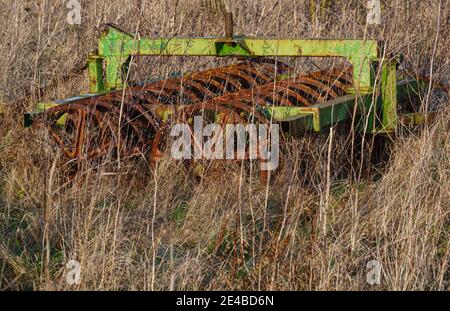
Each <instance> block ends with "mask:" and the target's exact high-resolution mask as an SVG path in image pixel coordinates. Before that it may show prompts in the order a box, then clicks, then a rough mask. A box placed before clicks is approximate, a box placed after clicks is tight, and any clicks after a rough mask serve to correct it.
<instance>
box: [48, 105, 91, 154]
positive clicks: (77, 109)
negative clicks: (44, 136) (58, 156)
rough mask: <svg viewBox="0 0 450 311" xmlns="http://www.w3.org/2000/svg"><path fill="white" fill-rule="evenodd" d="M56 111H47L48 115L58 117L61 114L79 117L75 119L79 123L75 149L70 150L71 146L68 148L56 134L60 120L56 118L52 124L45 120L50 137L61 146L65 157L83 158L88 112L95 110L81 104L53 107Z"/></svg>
mask: <svg viewBox="0 0 450 311" xmlns="http://www.w3.org/2000/svg"><path fill="white" fill-rule="evenodd" d="M53 108H55V109H52V111H48V110H47V111H46V112H45V113H47V114H54V115H56V116H60V113H59V112H62V113H63V114H64V113H67V114H69V115H71V114H74V113H76V114H77V115H78V117H76V118H75V120H76V121H77V122H76V124H75V127H76V128H75V142H74V144H73V145H74V148H72V150H70V149H71V148H69V146H67V143H66V142H64V140H63V138H62V137H61V136H60V135H59V134H58V133H57V132H56V125H55V122H56V120H58V119H59V118H58V117H56V118H54V119H53V120H52V122H51V123H50V122H48V120H45V121H44V122H47V125H46V128H47V130H48V132H49V133H50V136H51V137H52V138H53V139H54V140H55V142H56V143H57V145H59V146H60V148H61V149H62V151H63V152H64V154H65V156H66V157H68V158H78V159H81V158H82V148H83V143H84V141H85V126H86V117H87V114H88V112H90V110H92V109H93V108H92V107H91V106H87V105H80V104H73V103H70V104H64V105H60V106H56V107H53Z"/></svg>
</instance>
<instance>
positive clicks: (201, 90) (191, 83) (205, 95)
mask: <svg viewBox="0 0 450 311" xmlns="http://www.w3.org/2000/svg"><path fill="white" fill-rule="evenodd" d="M181 84H182V85H183V87H186V86H189V87H191V88H194V89H196V90H197V91H198V93H199V94H201V95H202V96H203V98H202V100H203V99H205V98H208V97H214V96H215V94H214V93H213V92H212V91H211V90H210V89H209V88H207V87H205V86H204V85H202V84H201V83H198V82H197V81H195V80H193V79H185V80H181Z"/></svg>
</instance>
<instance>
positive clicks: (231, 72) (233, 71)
mask: <svg viewBox="0 0 450 311" xmlns="http://www.w3.org/2000/svg"><path fill="white" fill-rule="evenodd" d="M221 72H223V73H224V74H226V75H228V76H231V77H237V78H238V80H239V82H241V81H240V80H244V81H245V83H247V84H248V86H249V87H252V86H255V85H258V83H257V81H256V79H255V78H253V77H252V76H251V75H249V74H248V73H246V72H245V71H244V70H241V69H240V68H239V67H237V68H227V69H224V70H221ZM241 85H242V82H241Z"/></svg>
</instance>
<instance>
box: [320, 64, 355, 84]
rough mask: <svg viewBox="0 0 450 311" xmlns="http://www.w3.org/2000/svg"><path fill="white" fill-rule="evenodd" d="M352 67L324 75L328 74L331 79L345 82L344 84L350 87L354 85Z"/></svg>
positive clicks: (327, 72) (326, 72) (331, 71)
mask: <svg viewBox="0 0 450 311" xmlns="http://www.w3.org/2000/svg"><path fill="white" fill-rule="evenodd" d="M351 68H352V67H351V66H349V67H347V68H345V69H343V70H339V69H334V70H329V71H325V72H324V74H327V75H328V76H330V77H333V78H336V79H338V80H340V81H343V82H344V84H346V85H347V84H348V85H353V74H352V71H351Z"/></svg>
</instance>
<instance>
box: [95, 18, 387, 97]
mask: <svg viewBox="0 0 450 311" xmlns="http://www.w3.org/2000/svg"><path fill="white" fill-rule="evenodd" d="M378 46H379V45H378V43H377V41H375V40H356V39H262V38H252V37H243V36H236V37H232V38H222V37H217V38H135V37H133V36H132V35H131V34H129V33H127V32H124V31H122V30H120V29H118V28H115V27H112V26H110V27H108V28H107V29H105V30H104V31H103V33H102V36H101V38H100V39H99V45H98V54H91V56H90V58H89V77H90V82H91V83H90V85H91V92H98V91H101V90H105V89H106V90H113V89H121V88H123V87H124V84H123V83H124V82H123V79H122V76H123V72H124V68H126V66H127V63H128V61H129V59H130V57H131V56H133V55H135V56H143V55H146V56H151V55H165V56H217V57H285V56H291V57H342V58H345V59H347V60H348V61H349V62H350V63H351V64H352V65H353V68H354V72H353V79H354V90H349V91H352V92H359V93H363V94H368V93H371V92H372V87H373V84H372V78H371V74H372V72H371V69H372V63H373V62H374V61H376V60H377V59H378V56H379V48H378ZM100 62H103V63H104V72H102V69H103V67H101V66H100Z"/></svg>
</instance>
